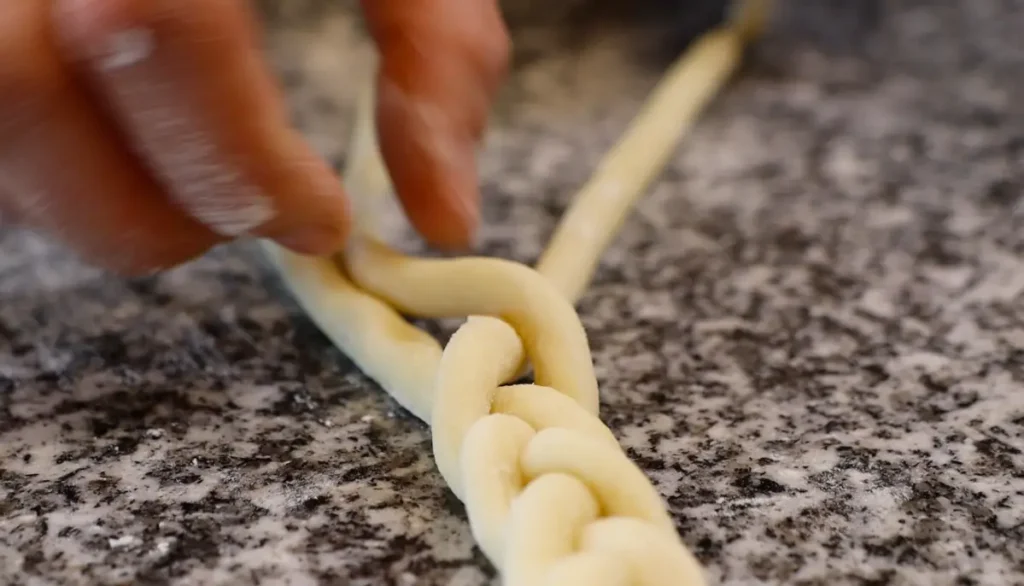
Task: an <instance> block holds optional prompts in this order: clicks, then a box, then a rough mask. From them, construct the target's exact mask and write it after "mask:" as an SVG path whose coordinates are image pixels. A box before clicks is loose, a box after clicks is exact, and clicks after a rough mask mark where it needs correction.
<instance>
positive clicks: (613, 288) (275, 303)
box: [0, 0, 1024, 586]
mask: <svg viewBox="0 0 1024 586" xmlns="http://www.w3.org/2000/svg"><path fill="white" fill-rule="evenodd" d="M794 3H796V4H798V3H797V2H796V0H792V2H791V3H790V4H791V5H792V4H794ZM302 4H303V2H302V0H299V1H298V3H297V4H289V5H287V6H291V7H292V8H294V9H293V10H292V9H285V8H281V9H280V10H277V11H275V14H274V15H272V17H271V18H270V21H271V23H272V25H271V34H270V35H269V38H268V42H269V44H270V48H269V51H270V53H271V54H272V55H273V56H274V63H275V67H277V68H279V70H280V72H281V74H282V76H283V78H284V79H285V80H286V83H287V84H288V87H289V95H290V99H291V105H292V108H293V111H294V113H295V116H296V120H297V121H298V123H299V124H300V126H301V127H302V128H303V129H304V130H305V131H306V132H307V134H308V135H309V136H310V138H311V139H312V140H313V141H314V143H315V144H316V145H317V148H319V149H321V150H322V151H323V152H324V153H325V154H326V155H328V156H329V157H331V159H332V160H334V161H338V162H339V163H340V161H341V159H342V157H343V154H344V153H343V151H344V140H345V137H346V131H347V128H348V121H347V118H346V112H347V108H348V105H349V103H350V96H351V91H352V89H353V88H352V84H351V81H350V79H348V78H346V77H345V76H344V75H341V74H339V71H345V68H349V67H353V68H357V64H356V61H357V57H358V55H360V54H363V53H365V49H360V47H362V46H363V45H362V43H363V41H362V40H361V36H360V34H359V32H358V27H356V26H355V25H354V24H353V20H352V18H351V15H350V13H349V12H348V11H347V9H345V8H344V7H342V8H333V9H327V8H324V7H323V4H324V2H319V3H315V4H316V5H317V6H319V8H317V6H313V7H312V8H311V7H310V6H305V7H304V6H303V5H302ZM307 4H309V3H308V2H307ZM803 4H804V7H805V8H807V7H808V6H810V5H812V4H814V3H812V2H807V1H804V2H803ZM839 4H842V3H824V2H819V3H817V4H816V6H818V7H819V8H818V10H817V12H808V11H799V10H798V11H791V14H797V15H802V17H803V20H801V19H800V18H795V19H794V20H793V21H792V22H797V21H800V22H804V23H805V24H806V23H807V22H810V21H813V20H815V19H818V20H817V21H816V22H817V24H814V26H813V27H808V26H803V25H800V26H796V27H794V28H792V32H793V34H792V35H789V36H786V35H782V34H779V35H777V36H775V37H773V38H772V39H769V40H768V41H767V42H766V43H765V44H764V45H763V46H762V47H760V48H759V49H758V50H757V51H755V53H754V54H753V55H752V60H751V65H750V67H749V68H748V70H747V71H746V72H745V73H744V75H743V76H742V77H741V78H740V79H738V80H737V82H736V83H734V84H733V85H732V86H731V88H730V89H729V91H728V92H727V93H726V94H725V95H724V96H723V97H722V98H721V100H720V101H719V102H718V103H717V104H715V106H714V107H713V108H712V109H711V110H710V111H709V112H708V113H707V115H706V116H705V117H704V119H703V121H702V122H701V123H700V124H699V126H698V128H696V129H695V130H694V132H693V134H692V135H691V136H690V137H689V138H688V139H687V140H686V141H685V143H684V144H683V145H681V146H680V148H679V151H678V153H677V154H676V156H675V157H674V158H673V161H672V163H671V166H670V169H669V170H668V171H667V172H666V173H665V175H664V177H663V178H662V180H661V181H660V182H659V184H658V185H657V186H656V188H655V189H653V190H652V192H651V193H650V195H649V196H648V197H647V198H646V199H644V200H643V202H642V204H640V206H639V208H638V210H637V211H636V213H634V214H633V215H632V216H631V217H630V219H629V220H628V221H627V223H626V225H625V226H624V228H623V231H622V233H621V235H620V237H619V238H617V240H616V242H615V244H614V246H613V247H612V249H611V250H610V251H609V252H608V254H607V256H606V257H605V261H604V263H603V264H602V266H601V269H600V271H599V274H598V275H597V277H596V280H595V282H594V284H593V286H592V287H591V288H590V290H589V292H588V294H587V296H586V297H585V299H584V300H583V301H582V302H581V303H580V306H579V307H580V312H581V315H582V318H583V320H584V322H585V325H586V327H587V330H588V332H589V334H590V336H591V340H592V346H593V352H594V360H595V363H596V367H597V370H598V375H599V377H600V382H601V388H602V396H603V416H604V418H605V420H606V421H607V422H608V424H609V425H610V426H611V428H612V429H613V430H614V432H615V434H616V435H617V436H618V437H619V438H620V439H621V441H622V443H623V445H624V446H625V447H626V448H627V449H628V451H629V453H630V454H631V456H632V457H633V458H635V460H636V461H637V462H638V463H639V464H640V465H641V466H642V467H643V468H644V469H645V470H646V471H647V472H648V473H649V475H650V477H651V478H652V479H653V481H654V483H655V485H656V486H657V488H658V490H659V491H660V492H661V494H663V495H664V497H665V499H666V500H667V502H668V504H669V505H670V507H671V512H672V514H673V516H674V517H675V519H676V521H677V522H678V526H679V529H680V532H681V534H682V536H683V538H684V539H685V541H686V543H688V544H689V545H690V546H691V547H692V549H693V551H694V552H695V553H696V555H697V556H698V557H699V558H700V560H701V561H702V562H703V563H704V564H705V566H706V568H707V571H708V575H709V577H710V578H711V579H712V582H713V583H716V584H723V585H740V584H761V583H767V584H793V585H804V586H811V585H822V586H824V585H829V586H836V585H846V584H850V585H854V584H857V585H868V584H872V585H882V584H893V585H911V584H930V585H943V584H949V585H953V584H957V585H975V584H977V585H982V584H986V585H993V586H995V585H1009V584H1024V548H1022V547H1021V544H1022V543H1024V454H1022V450H1024V256H1022V253H1024V208H1022V205H1021V187H1022V184H1024V102H1022V101H1021V99H1020V96H1022V95H1024V43H1022V42H1021V40H1020V35H1021V32H1020V31H1021V26H1022V25H1024V3H1022V2H1020V1H1019V0H1003V1H999V0H977V1H972V2H958V3H954V2H944V1H943V0H915V1H911V0H891V1H889V2H886V3H884V8H883V9H880V10H881V12H880V14H879V15H878V16H879V20H878V21H877V22H876V23H874V24H873V25H871V26H869V27H868V28H870V29H871V30H870V31H869V33H868V34H866V35H863V36H860V37H856V39H857V40H859V41H862V42H854V43H847V42H846V41H849V40H850V39H851V38H854V37H851V36H850V35H849V34H848V33H849V32H850V29H851V26H852V25H851V24H850V23H851V22H853V21H851V20H848V19H850V18H854V19H861V16H863V15H861V16H856V15H854V16H851V15H850V14H846V15H843V13H842V12H841V8H828V6H832V5H839ZM281 6H282V7H286V5H284V4H282V5H281ZM822 7H824V8H822ZM808 10H810V9H809V8H808ZM830 10H833V11H834V14H832V15H831V19H830V18H829V14H828V13H829V11H830ZM858 22H860V23H861V24H858V25H857V26H861V25H863V23H864V22H872V21H871V20H870V19H868V20H866V21H865V20H863V19H861V20H858ZM545 26H547V25H545ZM552 26H553V25H552ZM782 28H783V29H784V28H785V27H782ZM780 30H781V29H780ZM800 31H803V32H800ZM805 33H806V34H805ZM811 33H814V34H811ZM522 34H523V35H524V36H523V38H527V37H528V38H529V41H528V42H526V41H524V43H523V45H522V46H523V47H530V48H531V50H530V51H523V52H521V53H520V54H519V55H518V59H519V62H520V66H519V67H518V70H517V73H516V74H515V78H514V80H513V82H511V83H510V85H509V90H508V92H507V93H508V95H507V96H506V97H505V98H503V102H502V105H501V107H500V108H499V111H500V115H499V116H498V118H497V119H496V122H495V130H494V132H493V135H492V136H491V138H490V140H489V141H488V145H487V149H486V152H485V154H484V155H483V163H482V164H483V168H484V175H483V176H484V190H485V192H486V201H487V205H486V209H485V212H484V216H485V221H486V229H485V230H484V233H483V236H482V240H481V243H480V250H482V251H484V252H486V253H488V254H495V255H500V256H503V257H506V258H514V259H518V260H521V261H527V262H528V261H531V260H532V259H534V258H535V257H536V255H537V254H538V252H539V251H540V249H541V247H542V246H543V244H544V242H545V240H546V239H547V237H548V236H549V234H550V233H551V230H552V228H553V226H554V223H555V221H556V219H557V218H558V216H559V214H560V212H561V211H562V210H563V209H564V207H565V205H566V202H567V199H568V198H569V196H570V195H571V194H572V192H573V190H574V189H575V188H576V187H577V186H578V185H579V184H580V182H581V181H582V180H583V179H584V178H585V177H586V176H587V175H588V173H589V172H590V170H591V169H592V168H593V165H594V164H595V162H596V161H597V159H598V158H599V157H600V155H601V153H602V152H603V151H604V150H605V149H606V148H607V147H608V146H609V145H610V144H611V142H612V141H613V140H614V139H615V137H616V136H617V134H618V133H619V132H620V131H621V130H622V128H623V125H624V124H625V123H626V121H627V120H628V118H629V116H630V115H631V114H632V113H633V111H634V108H635V107H636V104H637V100H638V99H639V98H640V97H641V96H642V95H643V92H644V91H646V88H649V86H650V83H651V82H652V81H653V80H654V75H655V72H656V67H654V66H643V65H640V61H641V60H640V59H639V57H635V55H634V53H639V52H642V51H636V52H630V51H628V50H626V49H624V48H623V47H640V46H641V45H644V43H639V42H637V44H633V45H630V44H629V43H628V39H629V38H633V39H634V40H637V39H640V40H644V39H646V40H650V38H652V37H651V36H650V35H643V34H640V35H633V36H632V37H631V35H628V34H617V33H614V32H611V31H604V32H602V34H600V35H595V36H592V37H590V41H588V42H585V43H580V42H578V41H579V39H578V38H576V37H573V36H570V35H560V34H554V33H552V32H551V30H550V29H545V28H543V27H539V26H538V27H534V29H530V30H525V31H524V32H523V33H522ZM844 39H845V41H844ZM531 43H532V45H531ZM545 43H548V44H549V46H548V49H545V48H544V47H545ZM812 43H813V44H814V45H812ZM645 47H646V49H649V48H650V47H647V46H646V45H645ZM815 47H816V48H815ZM646 49H645V50H646ZM360 51H362V53H360ZM353 55H354V56H355V57H354V56H353ZM645 59H646V58H645ZM644 62H645V63H648V65H650V62H648V61H644ZM0 299H2V304H0V582H2V583H4V584H9V585H12V586H15V585H22V584H25V585H28V584H61V585H65V584H67V585H77V584H128V583H133V584H144V585H158V584H159V585H163V584H181V585H184V584H265V585H277V584H282V585H284V584H290V585H307V584H336V585H343V584H344V585H347V584H353V585H371V584H384V585H412V584H422V585H427V586H432V585H454V586H480V585H484V584H489V583H491V582H492V580H493V576H494V574H493V571H492V569H491V568H490V567H489V565H488V564H487V563H486V561H485V560H484V559H483V557H482V556H481V554H480V553H479V552H478V551H477V550H476V549H475V548H474V545H473V540H472V538H471V536H470V532H469V528H468V525H467V523H466V519H465V515H464V513H463V511H462V509H461V505H460V504H459V503H458V502H457V501H456V500H455V499H454V498H453V497H452V496H451V495H450V494H449V493H448V492H447V490H446V489H445V486H444V483H443V482H442V480H441V478H440V476H439V475H438V473H437V472H436V469H435V467H434V465H433V463H432V460H431V457H430V455H429V445H430V444H429V434H428V432H427V430H426V429H425V428H424V426H423V425H422V424H420V423H419V422H418V421H416V420H414V419H413V418H412V417H410V416H409V415H407V414H406V413H404V412H403V411H402V410H401V409H400V408H399V407H398V405H397V404H396V403H394V402H393V401H391V400H390V399H389V398H388V397H387V396H386V395H384V394H383V393H382V392H381V391H380V390H379V389H378V388H376V387H375V385H373V384H371V383H370V382H368V381H367V380H366V379H365V378H364V377H363V376H362V375H360V373H359V372H358V371H356V370H355V369H354V368H353V366H352V365H351V363H350V362H348V361H347V360H346V359H345V358H344V357H343V356H342V355H340V353H339V352H338V351H336V350H335V349H334V348H333V347H332V346H331V345H330V344H329V343H328V342H327V340H326V339H325V338H324V337H323V336H322V335H321V334H319V333H318V332H317V331H316V330H315V328H314V327H313V326H312V325H311V324H310V322H309V321H308V320H307V319H306V318H304V317H303V316H302V315H301V313H300V312H298V311H297V309H296V307H295V305H294V304H293V303H292V302H291V300H290V299H289V298H288V297H287V296H286V295H285V293H284V292H283V291H282V289H281V288H280V286H279V285H278V284H277V282H276V280H275V279H274V278H273V277H272V276H271V275H270V273H269V272H268V270H267V268H266V266H265V265H264V264H263V263H262V262H261V261H260V258H259V257H258V255H255V254H254V253H253V250H252V249H251V247H250V246H248V245H244V244H243V245H235V246H230V247H226V248H224V249H221V250H217V251H215V252H213V253H211V254H210V255H208V256H207V257H205V258H203V259H201V260H199V261H197V262H194V263H191V264H189V265H187V266H184V267H181V268H178V269H175V270H173V271H169V272H167V273H165V274H161V275H158V276H154V277H152V278H147V279H141V280H131V281H126V280H118V279H114V278H111V277H109V276H107V275H104V274H103V273H100V272H99V271H96V270H94V269H91V268H89V267H85V266H83V265H81V264H79V263H78V262H77V261H76V260H75V259H74V258H73V257H71V256H69V255H68V254H67V253H66V252H64V251H62V250H61V249H59V248H56V247H54V246H52V245H51V244H49V243H47V242H46V241H44V240H42V239H40V238H38V237H36V236H33V235H30V234H27V233H24V232H19V231H14V230H11V229H4V231H3V232H2V233H0ZM446 331H450V330H447V329H445V328H439V334H441V335H443V334H444V332H446Z"/></svg>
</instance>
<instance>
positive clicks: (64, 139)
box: [0, 0, 508, 274]
mask: <svg viewBox="0 0 1024 586" xmlns="http://www.w3.org/2000/svg"><path fill="white" fill-rule="evenodd" d="M363 4H364V8H365V12H366V16H367V20H368V22H369V25H370V29H371V31H372V33H373V36H374V38H375V39H376V41H377V43H378V45H379V48H380V53H381V55H382V62H381V74H380V79H379V81H378V87H379V90H378V96H379V99H378V127H379V137H380V145H381V151H382V154H383V157H384V160H385V163H386V164H387V166H388V168H389V171H390V173H391V175H392V179H393V183H394V185H395V188H396V192H397V195H398V196H399V199H400V200H401V201H402V203H403V206H404V208H405V210H406V212H407V215H408V216H409V219H410V221H411V222H412V224H413V225H414V226H415V227H416V228H417V229H418V230H419V231H420V233H421V234H423V236H424V237H425V239H426V240H427V241H428V242H429V243H431V244H433V245H435V246H438V247H443V248H459V247H462V246H465V245H467V244H468V243H469V241H470V239H471V236H472V233H473V231H474V229H475V227H476V224H477V212H476V210H477V206H478V191H477V185H476V183H477V181H476V168H475V160H474V149H475V147H476V145H477V143H478V141H479V138H480V136H481V133H482V130H483V128H484V125H485V123H486V119H487V113H488V110H489V108H490V104H491V100H492V98H493V96H494V94H495V92H496V90H497V87H498V85H499V84H500V82H501V80H502V78H503V76H504V73H505V67H506V60H507V54H508V41H507V34H506V31H505V28H504V25H503V23H502V20H501V16H500V13H499V11H498V7H497V5H496V0H484V1H483V2H480V1H474V0H432V1H431V2H427V1H426V0H364V2H363ZM257 29H258V27H257V26H256V24H255V18H254V15H253V14H252V12H251V8H250V7H249V5H248V3H247V2H245V0H4V1H3V2H0V212H2V215H3V216H4V217H5V218H6V217H9V216H13V217H14V218H15V219H16V220H17V221H19V222H21V223H24V224H26V225H28V226H31V227H34V228H36V229H39V230H41V231H45V232H49V233H51V234H53V235H54V236H56V237H57V238H59V239H61V240H63V241H64V242H65V243H67V244H68V245H69V246H71V247H72V248H74V249H76V250H77V251H78V252H79V253H80V254H81V255H82V256H83V257H84V258H85V259H87V260H89V261H91V262H94V263H96V264H99V265H101V266H105V267H107V268H110V269H113V270H115V271H118V272H122V273H126V274H140V273H147V272H151V271H153V270H158V269H161V268H166V267H170V266H173V265H176V264H179V263H181V262H184V261H186V260H189V259H191V258H193V257H195V256H197V255H199V254H202V253H203V252H205V251H206V250H208V249H209V248H210V247H212V246H214V245H216V244H219V243H222V242H225V241H229V240H232V239H234V238H236V237H239V236H243V235H253V236H259V237H263V238H269V239H273V240H276V241H277V242H279V243H280V244H282V245H283V246H286V247H289V248H291V249H293V250H295V251H297V252H303V253H307V254H329V253H331V252H334V251H336V250H338V249H339V248H340V247H341V246H342V245H343V243H344V241H345V238H346V236H347V233H348V231H349V225H348V222H349V208H348V205H347V202H346V196H345V193H344V191H343V189H342V186H341V184H340V182H339V181H338V178H337V177H336V176H335V174H334V172H333V171H332V170H331V169H330V167H329V166H328V165H327V164H326V163H325V162H324V161H323V160H322V159H321V158H320V157H319V156H317V155H316V154H315V153H314V152H313V150H312V149H311V148H310V147H309V146H308V144H307V143H306V142H305V141H304V140H303V139H302V137H301V136H300V135H299V133H298V132H297V131H295V130H294V129H293V128H292V127H291V125H290V123H289V120H288V113H287V111H286V108H285V104H284V101H283V98H282V95H281V92H280V90H279V88H278V87H277V85H276V83H275V81H274V80H273V77H272V75H271V74H270V71H269V68H268V67H267V65H266V64H265V62H264V61H263V59H262V55H261V53H260V47H259V38H258V30H257ZM339 75H344V72H339Z"/></svg>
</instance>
